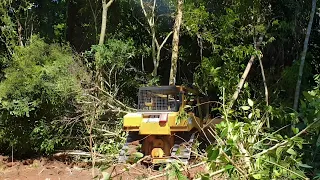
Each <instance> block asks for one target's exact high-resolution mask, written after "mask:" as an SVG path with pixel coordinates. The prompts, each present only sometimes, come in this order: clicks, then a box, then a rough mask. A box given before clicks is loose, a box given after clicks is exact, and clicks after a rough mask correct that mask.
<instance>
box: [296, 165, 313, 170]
mask: <svg viewBox="0 0 320 180" xmlns="http://www.w3.org/2000/svg"><path fill="white" fill-rule="evenodd" d="M298 165H299V166H300V167H303V168H308V169H310V168H313V167H312V166H309V165H308V164H298Z"/></svg>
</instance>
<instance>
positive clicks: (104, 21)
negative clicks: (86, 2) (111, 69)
mask: <svg viewBox="0 0 320 180" xmlns="http://www.w3.org/2000/svg"><path fill="white" fill-rule="evenodd" d="M113 1H114V0H109V2H108V3H107V1H106V0H102V8H103V10H102V23H101V32H100V40H99V45H103V44H104V38H105V36H106V29H107V15H108V9H109V7H110V6H111V4H112V3H113ZM102 72H103V68H102V67H99V69H98V73H97V75H98V76H99V80H98V81H99V84H100V88H101V89H104V85H103V83H104V78H103V73H102Z"/></svg>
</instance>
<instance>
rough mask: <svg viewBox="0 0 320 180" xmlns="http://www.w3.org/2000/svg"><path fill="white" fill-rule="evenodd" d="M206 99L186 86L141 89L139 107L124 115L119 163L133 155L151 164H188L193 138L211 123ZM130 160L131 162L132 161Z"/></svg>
mask: <svg viewBox="0 0 320 180" xmlns="http://www.w3.org/2000/svg"><path fill="white" fill-rule="evenodd" d="M207 101H208V99H207V97H205V96H203V95H202V94H201V93H199V92H198V91H196V90H195V89H193V88H188V87H186V86H155V87H141V88H140V89H139V92H138V108H137V112H135V113H128V114H126V115H125V116H124V121H123V130H124V131H126V132H128V136H127V139H126V143H125V144H124V146H123V147H122V149H121V151H120V154H119V162H122V163H125V162H128V161H130V159H131V158H133V157H132V155H133V154H135V153H137V152H138V153H140V154H143V155H144V156H146V157H149V159H148V160H147V161H149V162H151V163H152V164H158V163H167V162H172V161H175V160H178V161H180V162H182V163H185V164H187V163H188V162H189V160H190V158H191V156H192V152H193V151H192V146H193V144H194V143H195V138H196V135H197V134H199V132H200V133H201V131H203V128H204V127H205V126H208V122H211V124H216V123H219V122H220V121H221V119H217V120H215V121H211V120H212V117H210V108H209V104H208V103H207ZM131 160H132V159H131Z"/></svg>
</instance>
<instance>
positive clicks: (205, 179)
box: [201, 174, 210, 180]
mask: <svg viewBox="0 0 320 180" xmlns="http://www.w3.org/2000/svg"><path fill="white" fill-rule="evenodd" d="M201 180H210V175H209V174H204V175H202V176H201Z"/></svg>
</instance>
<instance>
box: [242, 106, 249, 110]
mask: <svg viewBox="0 0 320 180" xmlns="http://www.w3.org/2000/svg"><path fill="white" fill-rule="evenodd" d="M241 109H243V110H245V111H247V110H249V109H250V107H249V106H241Z"/></svg>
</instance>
